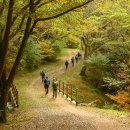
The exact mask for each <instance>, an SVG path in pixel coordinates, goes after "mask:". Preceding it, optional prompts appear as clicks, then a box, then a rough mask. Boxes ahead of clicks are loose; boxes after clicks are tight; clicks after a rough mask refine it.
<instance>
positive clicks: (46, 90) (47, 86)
mask: <svg viewBox="0 0 130 130" xmlns="http://www.w3.org/2000/svg"><path fill="white" fill-rule="evenodd" d="M49 86H50V80H49V79H48V77H46V78H45V79H44V88H45V93H46V95H47V94H48V91H49Z"/></svg>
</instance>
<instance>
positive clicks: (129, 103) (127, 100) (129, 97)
mask: <svg viewBox="0 0 130 130" xmlns="http://www.w3.org/2000/svg"><path fill="white" fill-rule="evenodd" d="M106 96H108V97H109V98H111V99H112V100H114V101H116V102H117V103H118V104H120V105H121V106H122V107H124V108H127V109H129V110H130V93H128V92H125V91H118V93H117V94H116V95H110V94H106Z"/></svg>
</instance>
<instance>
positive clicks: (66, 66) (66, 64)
mask: <svg viewBox="0 0 130 130" xmlns="http://www.w3.org/2000/svg"><path fill="white" fill-rule="evenodd" d="M68 66H69V61H68V60H66V61H65V68H66V70H67V69H68Z"/></svg>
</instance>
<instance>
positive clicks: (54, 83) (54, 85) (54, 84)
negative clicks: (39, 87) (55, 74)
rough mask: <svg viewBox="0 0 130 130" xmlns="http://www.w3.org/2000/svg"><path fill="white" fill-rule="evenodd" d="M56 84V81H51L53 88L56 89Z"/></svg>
mask: <svg viewBox="0 0 130 130" xmlns="http://www.w3.org/2000/svg"><path fill="white" fill-rule="evenodd" d="M57 86H58V81H53V88H54V89H57Z"/></svg>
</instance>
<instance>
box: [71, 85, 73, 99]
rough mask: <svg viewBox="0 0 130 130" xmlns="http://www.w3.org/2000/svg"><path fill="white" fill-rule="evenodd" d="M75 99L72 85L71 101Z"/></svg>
mask: <svg viewBox="0 0 130 130" xmlns="http://www.w3.org/2000/svg"><path fill="white" fill-rule="evenodd" d="M72 100H73V88H72V87H71V101H72Z"/></svg>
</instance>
